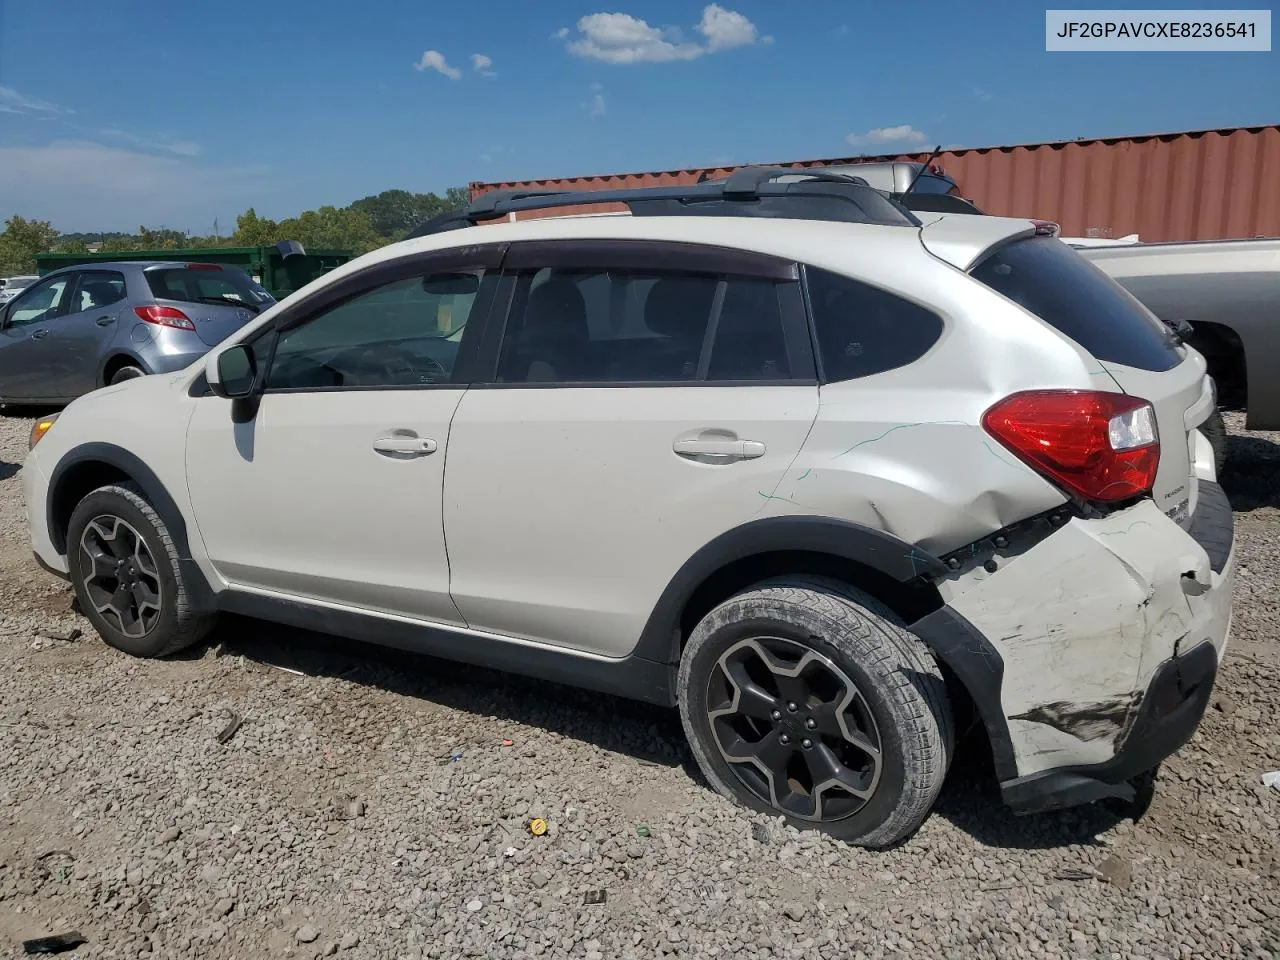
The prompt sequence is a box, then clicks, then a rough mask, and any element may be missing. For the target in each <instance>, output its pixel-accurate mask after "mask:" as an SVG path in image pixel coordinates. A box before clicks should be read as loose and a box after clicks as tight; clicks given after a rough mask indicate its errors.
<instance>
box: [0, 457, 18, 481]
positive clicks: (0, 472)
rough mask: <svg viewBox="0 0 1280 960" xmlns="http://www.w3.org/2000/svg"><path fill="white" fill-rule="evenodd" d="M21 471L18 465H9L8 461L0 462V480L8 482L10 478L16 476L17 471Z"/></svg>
mask: <svg viewBox="0 0 1280 960" xmlns="http://www.w3.org/2000/svg"><path fill="white" fill-rule="evenodd" d="M21 469H22V464H20V463H10V462H9V461H8V460H0V480H8V479H9V478H10V477H13V476H17V474H18V471H19V470H21Z"/></svg>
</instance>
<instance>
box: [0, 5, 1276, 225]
mask: <svg viewBox="0 0 1280 960" xmlns="http://www.w3.org/2000/svg"><path fill="white" fill-rule="evenodd" d="M1162 6H1163V7H1165V8H1169V7H1176V6H1178V5H1177V4H1168V3H1166V4H1162ZM1044 30H1045V27H1044V7H1043V6H1039V5H1035V4H1027V3H992V4H986V5H983V6H975V7H968V6H965V5H960V4H954V3H941V2H939V3H934V2H917V3H897V4H890V3H875V4H872V3H839V2H828V0H808V2H805V3H802V4H794V3H791V4H779V3H776V2H775V3H765V2H763V0H722V2H721V3H720V4H711V5H707V4H705V3H700V2H697V0H694V2H678V0H610V2H608V3H601V2H600V0H542V2H538V3H529V2H520V3H517V2H501V3H499V2H489V3H486V2H483V0H476V2H471V3H449V4H446V3H439V2H431V0H367V2H365V3H363V4H355V3H347V2H344V3H339V2H336V0H312V2H303V0H293V2H282V0H276V2H271V3H255V4H249V5H241V6H234V5H233V6H226V5H219V4H209V3H186V2H183V3H174V2H172V0H170V2H165V3H155V2H146V0H115V2H112V3H104V2H102V0H0V219H3V218H4V217H7V216H9V215H10V214H12V213H20V214H22V215H24V216H33V217H40V218H42V219H49V220H52V221H53V222H54V224H55V225H56V226H58V227H60V228H61V229H64V230H94V229H105V230H111V229H133V228H136V226H137V225H138V224H140V223H145V224H146V225H148V226H160V225H167V226H171V227H176V228H179V229H188V230H191V231H193V232H200V233H207V232H210V231H211V230H212V227H213V221H214V218H215V217H216V218H217V219H218V221H219V226H220V227H221V229H222V232H224V233H227V232H229V231H230V230H231V229H233V228H234V221H235V215H236V214H237V213H239V212H241V211H243V210H244V209H245V208H247V207H249V206H253V207H255V208H256V209H257V211H258V212H259V213H260V214H262V215H265V216H271V217H274V218H282V217H286V216H291V215H294V214H296V213H298V212H300V211H302V210H304V209H309V208H314V207H317V206H320V205H322V204H335V205H339V206H341V205H344V204H346V203H349V202H351V201H352V200H355V199H358V198H359V197H361V196H365V195H367V194H370V193H377V192H379V191H381V190H384V189H389V188H396V187H399V188H404V189H408V190H418V191H426V190H434V191H437V192H442V191H443V190H444V189H445V188H446V187H449V186H453V185H465V184H467V183H468V182H470V181H472V180H482V181H491V180H511V179H527V178H535V177H555V176H573V175H584V174H598V173H614V172H629V171H644V170H655V169H673V168H682V167H692V166H703V165H713V164H723V163H747V162H761V161H770V160H787V159H801V158H810V157H840V156H852V155H857V154H861V153H882V152H887V151H895V150H902V149H919V148H921V147H924V148H928V147H931V146H933V145H934V144H935V143H938V142H941V143H943V144H944V145H965V146H981V145H990V144H1001V143H1026V142H1035V141H1040V140H1056V139H1071V138H1074V137H1099V136H1117V135H1124V134H1132V133H1143V132H1158V131H1171V130H1189V129H1202V128H1214V127H1227V126H1237V125H1249V124H1264V123H1275V122H1277V120H1280V111H1278V110H1277V107H1276V105H1275V104H1276V100H1275V96H1276V94H1277V92H1280V60H1278V59H1277V57H1278V56H1280V54H1277V53H1274V52H1273V53H1183V54H1173V53H1143V54H1124V53H1093V54H1066V53H1046V52H1045V50H1044ZM477 58H479V59H477Z"/></svg>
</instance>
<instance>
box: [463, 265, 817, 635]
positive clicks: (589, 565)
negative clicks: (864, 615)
mask: <svg viewBox="0 0 1280 960" xmlns="http://www.w3.org/2000/svg"><path fill="white" fill-rule="evenodd" d="M797 277H798V272H797V269H796V266H795V264H793V263H789V262H784V261H779V260H775V259H771V258H767V257H762V256H758V255H754V254H745V253H738V252H736V251H724V250H710V249H707V248H702V247H697V246H693V245H684V244H676V243H654V242H640V241H593V242H583V241H555V242H543V243H530V244H527V245H523V246H522V245H513V246H512V247H511V249H510V251H509V252H508V255H507V261H506V272H505V274H504V281H503V282H504V284H505V286H506V290H507V296H508V298H509V299H508V301H507V302H509V303H510V309H509V312H508V314H507V318H506V324H505V329H503V324H502V323H501V322H500V321H501V318H499V322H498V323H497V324H495V325H494V331H495V333H494V335H493V337H492V338H491V343H490V344H489V348H488V349H489V353H490V356H491V360H492V366H491V367H490V371H491V374H492V376H491V377H490V379H491V381H492V382H489V383H484V384H476V385H474V386H473V388H472V389H471V390H470V391H468V393H467V394H466V395H465V396H464V397H463V398H462V401H461V403H460V404H459V405H458V410H457V413H456V414H455V415H454V418H453V426H452V429H451V431H450V439H449V461H448V468H447V471H446V477H445V495H444V511H445V534H446V539H447V542H448V548H449V565H450V592H451V594H452V596H453V599H454V602H455V603H456V604H457V606H458V609H459V611H460V612H461V613H462V615H463V616H464V617H465V618H466V620H467V622H468V624H469V625H470V626H472V627H473V628H478V629H481V630H486V631H490V632H493V633H498V634H504V635H507V636H514V637H520V638H525V639H530V640H536V641H543V642H547V643H552V644H557V645H564V646H568V647H571V648H576V649H578V650H582V651H587V652H591V653H596V654H601V655H605V656H612V657H618V656H623V655H625V654H626V653H627V652H628V651H629V650H631V649H632V648H633V647H634V645H635V643H636V641H637V639H638V638H639V637H640V634H641V632H642V629H643V626H644V623H645V620H646V619H647V618H648V616H649V614H650V612H651V611H652V610H653V607H654V605H655V603H656V602H657V599H658V597H659V595H660V594H661V592H662V590H663V589H664V588H665V587H666V585H667V583H668V582H669V581H670V580H671V578H672V577H673V576H674V575H675V573H676V572H677V570H678V569H679V568H680V566H681V565H682V564H683V563H684V562H685V561H686V560H687V559H688V558H689V557H690V556H691V555H692V554H693V553H694V552H695V551H696V550H698V549H699V548H700V547H702V546H704V545H705V544H706V543H708V542H709V541H710V540H712V539H714V538H715V537H716V536H718V535H719V534H721V533H723V532H725V531H726V530H729V529H732V528H733V527H736V526H738V525H740V524H743V523H746V522H747V521H749V520H751V519H752V518H753V517H755V516H757V515H759V513H760V512H761V510H762V509H764V508H765V506H766V505H767V501H768V498H769V496H770V495H771V494H772V492H773V490H774V489H775V488H776V487H777V484H778V482H779V480H780V479H781V477H782V475H783V473H784V472H785V471H786V469H787V468H788V466H789V465H790V463H791V462H792V460H793V459H794V458H795V456H796V454H797V453H798V452H799V450H800V447H801V445H802V443H803V442H804V439H805V437H806V435H807V433H808V430H809V428H810V425H811V424H812V422H813V419H814V417H815V416H816V414H817V407H818V388H817V385H816V379H815V375H814V364H813V357H812V347H811V345H810V340H809V334H808V328H807V321H806V319H805V314H804V306H803V299H802V297H801V293H800V289H799V282H798V279H797ZM499 302H503V301H502V300H500V301H499ZM499 340H500V342H499Z"/></svg>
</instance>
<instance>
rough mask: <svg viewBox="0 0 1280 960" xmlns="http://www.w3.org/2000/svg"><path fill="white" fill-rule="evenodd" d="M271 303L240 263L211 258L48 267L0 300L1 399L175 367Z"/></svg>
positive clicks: (45, 397) (58, 397)
mask: <svg viewBox="0 0 1280 960" xmlns="http://www.w3.org/2000/svg"><path fill="white" fill-rule="evenodd" d="M273 303H275V298H273V297H272V296H271V294H269V293H268V292H267V291H266V290H265V289H263V287H261V286H260V285H259V284H257V283H255V282H254V281H253V280H252V279H251V278H250V277H249V276H248V275H247V274H245V273H244V272H243V271H241V270H237V269H235V268H234V267H223V266H220V265H218V264H212V263H187V262H119V263H95V264H93V265H92V266H84V265H81V266H74V267H66V268H64V269H62V270H57V271H54V272H53V273H50V274H47V275H46V276H44V277H42V278H41V279H40V280H39V281H38V282H36V283H33V284H32V285H31V286H30V287H28V288H27V289H26V290H24V291H22V293H20V294H19V295H18V296H16V297H15V298H14V299H13V300H11V301H10V302H9V303H7V304H4V305H3V306H0V402H5V403H68V402H70V401H71V400H74V399H75V398H76V397H79V396H81V395H83V394H86V393H89V392H90V391H91V390H96V389H97V388H99V387H103V386H106V385H108V384H112V383H119V382H121V381H123V380H128V379H131V378H133V377H140V376H142V375H144V374H149V373H171V372H173V371H175V370H181V369H182V368H183V367H186V366H187V365H188V364H190V363H192V362H193V361H195V360H198V359H199V358H200V357H202V356H204V354H205V353H206V352H207V351H208V350H209V348H210V347H212V346H215V345H217V344H218V343H220V342H221V341H222V340H223V339H225V338H226V337H228V336H229V335H231V334H232V333H234V332H235V331H236V330H239V329H240V328H241V327H242V326H244V325H245V324H246V323H247V322H248V321H249V320H251V319H253V318H254V317H255V316H257V315H258V314H259V313H260V312H261V311H262V310H263V309H265V308H266V307H268V306H270V305H271V304H273Z"/></svg>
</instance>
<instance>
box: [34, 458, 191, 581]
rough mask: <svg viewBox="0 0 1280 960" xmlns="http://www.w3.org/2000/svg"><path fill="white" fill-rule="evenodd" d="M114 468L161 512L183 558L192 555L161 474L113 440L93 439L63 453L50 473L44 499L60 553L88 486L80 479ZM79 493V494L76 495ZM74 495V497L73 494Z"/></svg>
mask: <svg viewBox="0 0 1280 960" xmlns="http://www.w3.org/2000/svg"><path fill="white" fill-rule="evenodd" d="M102 467H107V468H111V469H113V470H115V471H118V472H119V473H121V474H124V475H125V476H126V477H127V478H128V479H129V480H131V481H133V482H134V483H135V484H137V486H138V488H139V489H140V490H141V491H142V494H143V496H145V497H146V498H147V501H148V502H149V503H150V504H151V506H152V508H153V509H154V510H155V511H156V513H158V514H159V515H160V518H161V519H162V520H163V521H164V523H165V526H167V527H168V528H169V535H170V536H171V537H173V542H174V545H175V546H177V548H178V553H179V556H180V557H181V558H182V559H190V558H191V549H190V547H189V545H188V542H187V524H186V521H185V520H184V519H183V517H182V511H181V510H179V509H178V505H177V504H176V503H174V501H173V497H171V496H170V495H169V491H168V490H166V489H165V486H164V484H163V483H161V482H160V478H159V477H157V476H156V475H155V471H153V470H152V469H151V468H150V467H149V466H147V465H146V463H144V462H143V461H142V460H141V459H140V458H139V457H138V456H137V455H136V454H133V453H130V452H129V451H128V450H125V449H124V448H123V447H118V446H116V445H115V444H112V443H99V442H91V443H84V444H81V445H80V446H78V447H73V448H71V449H70V450H68V451H67V452H66V453H64V454H63V455H62V458H61V459H60V460H59V461H58V463H57V465H56V466H54V468H53V471H52V472H51V473H50V475H49V493H48V496H47V497H46V501H45V512H46V523H47V524H48V528H49V539H50V541H51V542H52V543H53V546H54V549H56V550H57V551H58V552H59V553H66V550H67V528H66V524H67V521H69V520H70V519H71V513H72V511H74V510H75V508H76V503H78V502H79V499H80V496H83V494H85V493H88V492H89V491H88V490H80V489H78V488H79V484H77V482H76V481H77V479H79V478H80V477H83V476H85V474H86V473H90V472H93V471H98V470H101V468H102ZM77 494H79V496H77ZM73 497H74V501H73V500H72V498H73Z"/></svg>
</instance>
